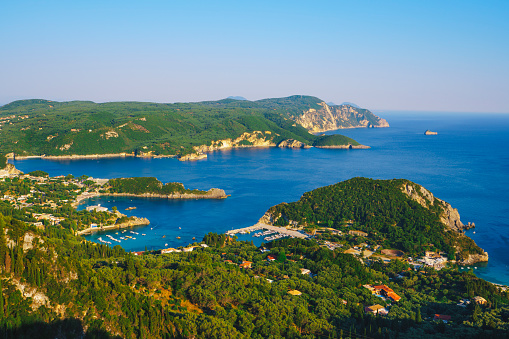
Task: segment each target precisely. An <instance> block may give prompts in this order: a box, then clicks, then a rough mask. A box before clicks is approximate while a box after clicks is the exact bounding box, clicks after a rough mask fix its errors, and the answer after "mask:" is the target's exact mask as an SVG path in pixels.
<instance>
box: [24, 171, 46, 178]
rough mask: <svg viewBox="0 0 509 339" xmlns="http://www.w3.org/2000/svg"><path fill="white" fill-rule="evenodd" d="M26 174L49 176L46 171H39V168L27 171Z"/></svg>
mask: <svg viewBox="0 0 509 339" xmlns="http://www.w3.org/2000/svg"><path fill="white" fill-rule="evenodd" d="M27 174H28V175H31V176H33V177H47V176H49V174H48V173H46V172H44V171H41V170H35V171H32V172H29V173H27Z"/></svg>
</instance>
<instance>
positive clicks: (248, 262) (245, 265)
mask: <svg viewBox="0 0 509 339" xmlns="http://www.w3.org/2000/svg"><path fill="white" fill-rule="evenodd" d="M251 264H252V262H251V261H243V262H242V264H240V265H239V267H240V268H251Z"/></svg>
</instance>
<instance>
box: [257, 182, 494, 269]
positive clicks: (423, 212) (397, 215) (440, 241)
mask: <svg viewBox="0 0 509 339" xmlns="http://www.w3.org/2000/svg"><path fill="white" fill-rule="evenodd" d="M260 222H262V223H265V224H269V225H276V226H288V225H289V226H291V227H299V228H301V229H303V230H306V231H307V232H311V233H313V232H314V230H316V229H319V228H323V227H325V228H328V229H330V231H333V232H339V233H342V234H350V235H352V234H353V235H358V236H362V237H365V238H366V241H368V242H370V243H371V244H372V245H371V247H375V245H376V246H378V247H379V248H381V249H383V248H385V249H397V250H400V251H402V252H403V253H405V254H406V256H407V257H416V256H420V255H423V254H424V253H425V252H436V253H443V254H444V255H447V258H448V259H449V260H450V261H453V262H457V263H459V264H461V265H470V264H472V263H475V262H480V261H488V254H487V253H486V252H485V251H484V250H483V249H481V248H480V247H479V246H477V245H476V244H475V242H474V241H473V240H472V239H471V238H469V237H467V236H466V235H464V234H463V230H464V229H465V228H466V227H465V225H464V224H463V223H462V222H461V220H460V217H459V213H458V210H457V209H454V208H452V207H451V205H450V204H449V203H447V202H445V201H442V200H440V199H438V198H436V197H434V196H433V194H432V193H431V192H429V191H428V190H426V189H425V188H423V187H422V186H420V185H418V184H416V183H413V182H411V181H408V180H404V179H393V180H373V179H367V178H353V179H350V180H347V181H343V182H340V183H337V184H334V185H330V186H326V187H321V188H317V189H315V190H313V191H310V192H306V193H304V194H303V195H302V197H301V198H300V200H299V201H297V202H292V203H282V204H279V205H276V206H273V207H271V208H270V209H269V210H268V211H267V213H266V214H265V215H264V216H263V217H262V219H261V220H260Z"/></svg>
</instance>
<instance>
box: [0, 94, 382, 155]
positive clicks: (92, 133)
mask: <svg viewBox="0 0 509 339" xmlns="http://www.w3.org/2000/svg"><path fill="white" fill-rule="evenodd" d="M319 102H321V100H320V99H318V98H315V97H309V96H292V97H288V98H280V99H265V100H259V101H238V100H231V99H226V100H219V101H210V102H198V103H175V104H156V103H141V102H110V103H102V104H96V103H93V102H90V101H72V102H54V101H49V100H20V101H15V102H12V103H10V104H7V105H4V106H2V107H0V122H5V124H4V125H3V127H2V131H1V132H0V133H1V138H2V143H1V144H0V152H4V153H8V152H14V153H15V154H16V155H43V154H45V155H72V154H77V155H89V154H107V153H121V152H126V153H132V154H135V155H142V154H151V155H184V154H188V153H191V152H193V147H195V146H200V145H210V144H211V141H217V140H224V139H228V138H231V139H235V138H238V137H239V136H241V135H242V134H243V133H245V132H248V133H253V132H255V131H259V132H261V136H260V137H262V138H265V140H270V141H272V142H273V143H275V144H278V143H279V142H281V141H283V140H286V139H295V140H298V141H301V142H304V143H306V144H308V145H312V144H313V142H314V141H315V140H317V139H319V138H318V137H316V136H314V135H312V134H310V133H308V131H307V130H306V129H305V128H303V127H302V126H300V125H298V124H296V123H295V122H294V121H293V120H292V117H293V116H297V115H299V114H302V112H304V111H306V110H309V109H310V108H314V109H317V110H318V109H321V106H319V105H318V104H317V103H319ZM364 111H366V112H365V113H364V115H370V116H372V117H373V119H375V120H376V119H377V117H376V116H374V115H373V114H372V113H371V112H369V111H367V110H364ZM368 113H369V114H368ZM348 126H351V122H349V123H348ZM248 144H249V143H248V142H245V141H244V142H241V144H240V145H244V146H245V145H248ZM0 160H1V159H0ZM0 162H1V161H0Z"/></svg>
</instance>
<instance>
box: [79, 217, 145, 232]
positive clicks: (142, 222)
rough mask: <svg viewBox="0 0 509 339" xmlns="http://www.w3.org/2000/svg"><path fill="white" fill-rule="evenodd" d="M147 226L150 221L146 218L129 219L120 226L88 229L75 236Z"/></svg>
mask: <svg viewBox="0 0 509 339" xmlns="http://www.w3.org/2000/svg"><path fill="white" fill-rule="evenodd" d="M148 224H150V221H149V220H148V219H147V218H138V217H131V218H129V220H127V221H126V222H123V223H120V224H115V225H108V226H99V227H89V228H86V229H84V230H82V231H79V232H77V235H84V234H90V233H93V232H97V231H108V230H114V229H120V228H127V227H134V226H141V225H148Z"/></svg>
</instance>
